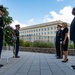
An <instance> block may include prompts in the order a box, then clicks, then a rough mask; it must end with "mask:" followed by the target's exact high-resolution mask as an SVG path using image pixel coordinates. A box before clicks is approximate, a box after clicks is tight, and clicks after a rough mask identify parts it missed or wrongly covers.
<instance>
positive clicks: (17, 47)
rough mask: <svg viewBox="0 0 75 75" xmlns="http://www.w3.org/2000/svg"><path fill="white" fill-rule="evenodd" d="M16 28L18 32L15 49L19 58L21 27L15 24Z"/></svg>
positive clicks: (16, 56)
mask: <svg viewBox="0 0 75 75" xmlns="http://www.w3.org/2000/svg"><path fill="white" fill-rule="evenodd" d="M15 27H16V29H15V33H16V37H17V40H16V51H15V58H19V57H20V56H18V53H19V29H20V25H15Z"/></svg>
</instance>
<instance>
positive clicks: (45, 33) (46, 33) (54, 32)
mask: <svg viewBox="0 0 75 75" xmlns="http://www.w3.org/2000/svg"><path fill="white" fill-rule="evenodd" d="M48 34H49V35H50V34H56V31H51V32H43V33H34V34H29V35H48ZM20 35H22V34H20ZM25 35H26V34H25Z"/></svg>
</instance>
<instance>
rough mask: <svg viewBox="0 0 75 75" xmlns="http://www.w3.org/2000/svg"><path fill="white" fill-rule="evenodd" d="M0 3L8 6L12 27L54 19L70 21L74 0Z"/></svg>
mask: <svg viewBox="0 0 75 75" xmlns="http://www.w3.org/2000/svg"><path fill="white" fill-rule="evenodd" d="M0 5H3V6H5V7H7V8H8V11H9V13H10V16H12V18H13V20H14V21H13V22H12V24H10V25H11V26H12V27H15V25H16V24H20V25H21V27H25V26H30V25H35V24H40V23H46V22H51V21H56V20H61V21H64V22H68V23H71V21H72V19H73V17H74V16H73V15H72V14H71V12H72V8H73V7H75V0H0Z"/></svg>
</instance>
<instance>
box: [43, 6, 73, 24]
mask: <svg viewBox="0 0 75 75" xmlns="http://www.w3.org/2000/svg"><path fill="white" fill-rule="evenodd" d="M71 12H72V7H71V6H66V7H64V8H63V9H61V10H60V11H59V12H58V13H57V12H55V11H51V12H49V14H48V15H45V16H44V20H43V22H50V21H55V20H61V21H65V22H68V23H71V21H72V19H73V15H72V14H71ZM51 17H52V18H51Z"/></svg>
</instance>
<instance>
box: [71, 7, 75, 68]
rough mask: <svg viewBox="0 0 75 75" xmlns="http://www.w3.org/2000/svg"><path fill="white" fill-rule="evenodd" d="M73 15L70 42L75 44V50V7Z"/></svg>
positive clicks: (74, 66)
mask: <svg viewBox="0 0 75 75" xmlns="http://www.w3.org/2000/svg"><path fill="white" fill-rule="evenodd" d="M72 15H74V19H73V20H72V22H71V26H70V40H71V41H73V43H74V49H75V7H74V8H73V10H72ZM72 67H73V69H75V65H72Z"/></svg>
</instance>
